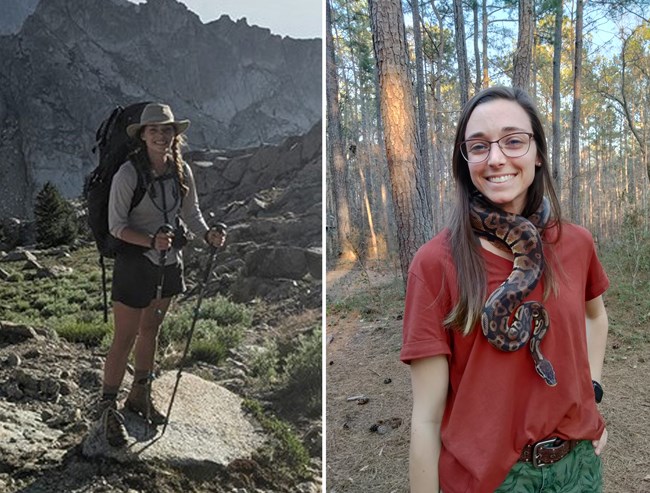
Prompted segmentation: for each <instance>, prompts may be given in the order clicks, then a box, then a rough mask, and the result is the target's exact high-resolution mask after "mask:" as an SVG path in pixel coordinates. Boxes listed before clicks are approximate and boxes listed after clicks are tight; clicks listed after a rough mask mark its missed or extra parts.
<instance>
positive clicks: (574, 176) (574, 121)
mask: <svg viewBox="0 0 650 493" xmlns="http://www.w3.org/2000/svg"><path fill="white" fill-rule="evenodd" d="M583 7H584V3H583V0H576V28H575V32H576V41H575V60H574V67H573V111H572V113H571V147H570V149H569V159H570V161H571V201H570V203H571V208H570V213H571V219H572V220H574V221H576V222H578V221H579V218H580V213H579V210H580V109H581V108H580V107H581V104H582V24H583V19H582V14H583Z"/></svg>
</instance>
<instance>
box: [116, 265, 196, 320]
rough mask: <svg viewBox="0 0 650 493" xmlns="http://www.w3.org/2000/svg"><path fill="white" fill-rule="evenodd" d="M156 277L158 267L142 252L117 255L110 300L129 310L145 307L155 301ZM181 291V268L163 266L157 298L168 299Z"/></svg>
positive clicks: (178, 266)
mask: <svg viewBox="0 0 650 493" xmlns="http://www.w3.org/2000/svg"><path fill="white" fill-rule="evenodd" d="M160 277H161V268H160V267H159V266H157V265H155V264H154V263H153V262H151V261H150V260H149V259H148V258H147V257H145V256H144V255H143V254H142V253H124V254H118V255H117V257H116V258H115V264H114V266H113V286H112V288H111V299H112V300H113V301H119V302H120V303H124V304H125V305H126V306H130V307H132V308H146V307H147V306H149V304H150V303H151V301H152V300H154V299H155V298H156V295H157V293H156V291H157V287H158V284H159V283H160ZM183 291H185V280H184V279H183V265H182V264H177V263H173V264H170V265H166V266H165V268H164V281H163V287H162V296H161V297H162V298H170V297H172V296H174V295H177V294H179V293H182V292H183Z"/></svg>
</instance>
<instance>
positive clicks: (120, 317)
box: [104, 301, 143, 388]
mask: <svg viewBox="0 0 650 493" xmlns="http://www.w3.org/2000/svg"><path fill="white" fill-rule="evenodd" d="M142 312H143V309H142V308H132V307H130V306H127V305H125V304H123V303H120V302H118V301H116V302H114V303H113V318H114V320H115V332H114V334H113V342H112V343H111V348H110V349H109V350H108V355H107V356H106V363H105V364H104V386H105V387H111V388H119V386H120V385H121V384H122V380H123V379H124V372H125V371H126V364H127V362H128V360H129V353H130V352H131V348H132V347H133V343H134V342H135V338H136V336H137V335H138V326H139V325H140V319H141V314H142Z"/></svg>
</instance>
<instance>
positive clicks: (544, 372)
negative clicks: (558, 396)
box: [535, 359, 557, 387]
mask: <svg viewBox="0 0 650 493" xmlns="http://www.w3.org/2000/svg"><path fill="white" fill-rule="evenodd" d="M535 370H537V373H539V376H540V377H542V378H543V379H544V381H545V382H546V384H547V385H548V386H549V387H555V386H556V385H557V379H556V378H555V370H554V369H553V365H551V362H550V361H549V360H547V359H543V360H541V361H540V362H539V363H537V364H536V365H535Z"/></svg>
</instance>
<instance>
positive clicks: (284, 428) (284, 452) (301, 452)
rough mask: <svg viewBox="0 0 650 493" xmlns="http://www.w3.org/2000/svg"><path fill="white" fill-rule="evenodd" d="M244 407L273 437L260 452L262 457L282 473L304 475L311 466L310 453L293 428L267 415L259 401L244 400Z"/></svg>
mask: <svg viewBox="0 0 650 493" xmlns="http://www.w3.org/2000/svg"><path fill="white" fill-rule="evenodd" d="M242 406H243V408H244V409H245V410H247V411H248V412H250V413H251V414H252V415H253V417H254V418H255V419H256V420H257V421H258V422H259V423H260V425H261V426H262V428H263V429H264V431H266V432H267V433H268V434H269V435H270V436H271V441H270V444H269V447H267V448H264V449H263V450H262V451H261V452H260V453H261V454H262V456H263V457H265V459H266V460H268V462H269V463H270V464H273V465H274V467H277V468H278V470H279V471H280V472H284V473H286V474H289V475H294V474H297V475H299V476H300V475H303V474H304V473H305V472H306V469H307V466H308V465H309V453H308V452H307V449H306V448H305V446H304V444H303V443H302V441H301V440H300V438H298V437H297V436H296V434H295V433H294V432H293V431H292V430H291V427H290V426H289V425H288V424H287V423H284V422H283V421H280V420H279V419H278V418H276V417H275V416H270V415H268V414H267V413H265V412H264V409H263V408H262V405H261V404H260V403H259V402H258V401H255V400H252V399H244V401H243V403H242Z"/></svg>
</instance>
